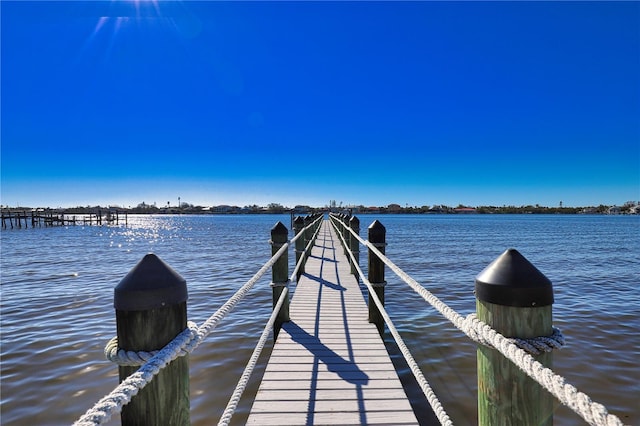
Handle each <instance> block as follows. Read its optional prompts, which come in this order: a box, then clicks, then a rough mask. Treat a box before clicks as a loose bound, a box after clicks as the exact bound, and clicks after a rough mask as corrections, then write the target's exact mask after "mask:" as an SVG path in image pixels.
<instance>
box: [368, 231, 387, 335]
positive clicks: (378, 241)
mask: <svg viewBox="0 0 640 426" xmlns="http://www.w3.org/2000/svg"><path fill="white" fill-rule="evenodd" d="M386 233H387V230H386V228H385V227H384V225H382V223H380V222H379V221H377V220H375V221H373V223H372V224H371V225H369V236H368V238H369V242H370V243H371V244H373V245H374V246H375V247H376V248H377V249H378V250H380V252H381V253H382V254H384V253H385V246H386V245H387V243H386V241H385V240H386ZM368 278H369V282H370V283H371V285H372V286H373V290H374V291H375V293H376V295H377V296H378V298H379V299H380V301H381V302H382V305H383V306H384V287H385V285H386V284H387V282H386V281H385V280H384V262H383V261H382V260H381V259H380V258H378V256H377V255H376V254H375V253H374V252H373V251H372V250H371V249H369V275H368ZM369 322H372V323H374V324H375V325H376V327H377V328H378V332H379V333H380V335H382V333H383V332H384V318H382V315H381V314H380V311H379V310H378V307H377V306H376V305H375V303H373V301H372V300H371V294H369Z"/></svg>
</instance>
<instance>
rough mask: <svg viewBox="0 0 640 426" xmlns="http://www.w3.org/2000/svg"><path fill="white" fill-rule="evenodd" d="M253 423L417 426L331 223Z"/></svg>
mask: <svg viewBox="0 0 640 426" xmlns="http://www.w3.org/2000/svg"><path fill="white" fill-rule="evenodd" d="M290 317H291V321H290V322H288V323H285V324H283V326H282V329H281V330H280V334H279V336H278V340H277V342H276V343H275V345H274V348H273V351H272V354H271V358H270V360H269V363H268V365H267V368H266V370H265V373H264V376H263V379H262V383H261V384H260V388H259V389H258V393H257V395H256V398H255V400H254V403H253V407H252V408H251V413H250V415H249V418H248V420H247V424H249V425H313V424H322V425H363V424H384V425H417V424H418V421H417V420H416V417H415V414H414V413H413V411H412V409H411V405H410V404H409V401H408V399H407V396H406V394H405V392H404V390H403V388H402V384H401V383H400V380H399V378H398V374H397V372H396V371H395V369H394V367H393V364H392V363H391V360H390V358H389V354H388V353H387V350H386V348H385V346H384V343H383V342H382V339H381V338H380V336H379V334H378V330H377V328H376V326H375V325H374V324H370V323H369V321H368V309H367V306H366V302H365V300H364V296H363V294H362V292H361V290H360V288H359V285H358V282H357V280H356V279H355V277H354V276H353V275H351V273H350V266H349V263H348V261H347V258H346V256H345V255H344V254H343V249H342V247H341V246H340V244H339V240H338V237H337V236H336V234H335V233H334V231H333V229H332V228H331V226H330V224H329V223H328V222H325V223H324V224H323V225H322V229H321V230H320V234H319V237H318V240H317V241H316V244H315V246H314V247H313V250H312V252H311V256H310V257H309V259H308V260H307V264H306V266H305V273H304V274H303V275H302V276H301V277H300V280H299V281H298V284H297V286H296V289H295V293H294V296H293V298H292V301H291V306H290Z"/></svg>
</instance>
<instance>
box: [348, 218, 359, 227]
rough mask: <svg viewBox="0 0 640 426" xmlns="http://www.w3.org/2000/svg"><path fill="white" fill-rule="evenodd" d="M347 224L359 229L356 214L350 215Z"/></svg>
mask: <svg viewBox="0 0 640 426" xmlns="http://www.w3.org/2000/svg"><path fill="white" fill-rule="evenodd" d="M349 226H350V227H351V228H357V229H358V230H359V229H360V219H358V217H357V216H351V219H349Z"/></svg>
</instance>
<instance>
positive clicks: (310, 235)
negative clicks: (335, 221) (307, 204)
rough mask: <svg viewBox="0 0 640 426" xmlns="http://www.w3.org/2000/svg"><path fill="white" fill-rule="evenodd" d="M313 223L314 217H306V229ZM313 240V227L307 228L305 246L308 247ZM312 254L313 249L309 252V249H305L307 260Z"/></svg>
mask: <svg viewBox="0 0 640 426" xmlns="http://www.w3.org/2000/svg"><path fill="white" fill-rule="evenodd" d="M312 223H313V216H309V215H307V216H305V217H304V226H305V227H308V226H309V225H311V224H312ZM312 239H313V229H311V227H309V228H307V230H306V231H304V246H305V247H307V246H308V245H309V243H310V242H311V240H312ZM310 254H311V249H310V248H309V249H308V251H307V249H305V252H304V258H305V260H306V259H307V258H308V257H309V255H310Z"/></svg>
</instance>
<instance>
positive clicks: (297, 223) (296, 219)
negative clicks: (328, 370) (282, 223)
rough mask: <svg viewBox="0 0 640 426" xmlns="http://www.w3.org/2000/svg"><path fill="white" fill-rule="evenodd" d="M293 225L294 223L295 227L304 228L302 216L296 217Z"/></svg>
mask: <svg viewBox="0 0 640 426" xmlns="http://www.w3.org/2000/svg"><path fill="white" fill-rule="evenodd" d="M293 223H295V224H296V225H301V226H304V218H303V217H302V216H296V218H295V220H294V221H293Z"/></svg>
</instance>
